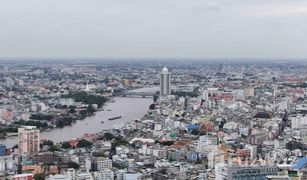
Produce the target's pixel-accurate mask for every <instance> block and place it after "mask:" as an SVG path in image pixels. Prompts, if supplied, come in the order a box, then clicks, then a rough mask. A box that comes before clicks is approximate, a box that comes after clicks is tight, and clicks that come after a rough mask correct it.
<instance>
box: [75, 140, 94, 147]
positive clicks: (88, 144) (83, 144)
mask: <svg viewBox="0 0 307 180" xmlns="http://www.w3.org/2000/svg"><path fill="white" fill-rule="evenodd" d="M92 145H93V143H91V142H89V141H87V140H85V139H81V140H80V141H79V142H78V144H77V147H78V148H90V147H91V146H92Z"/></svg>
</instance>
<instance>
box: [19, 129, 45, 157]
mask: <svg viewBox="0 0 307 180" xmlns="http://www.w3.org/2000/svg"><path fill="white" fill-rule="evenodd" d="M18 140H19V142H18V151H19V154H29V155H33V154H36V153H38V152H39V143H40V132H39V129H37V128H36V127H35V126H24V127H22V128H18Z"/></svg>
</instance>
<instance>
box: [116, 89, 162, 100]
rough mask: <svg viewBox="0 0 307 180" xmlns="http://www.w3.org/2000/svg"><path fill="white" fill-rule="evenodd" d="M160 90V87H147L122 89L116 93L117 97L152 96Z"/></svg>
mask: <svg viewBox="0 0 307 180" xmlns="http://www.w3.org/2000/svg"><path fill="white" fill-rule="evenodd" d="M157 91H159V87H158V86H155V87H146V88H140V89H135V90H128V91H122V92H118V93H114V94H113V96H115V97H133V98H152V97H153V95H154V94H155V93H156V92H157Z"/></svg>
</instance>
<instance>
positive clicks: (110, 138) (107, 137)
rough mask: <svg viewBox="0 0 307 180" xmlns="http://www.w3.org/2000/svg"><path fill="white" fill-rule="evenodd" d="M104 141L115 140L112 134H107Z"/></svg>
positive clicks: (104, 135)
mask: <svg viewBox="0 0 307 180" xmlns="http://www.w3.org/2000/svg"><path fill="white" fill-rule="evenodd" d="M103 137H104V139H106V140H108V141H109V140H112V139H113V138H114V135H113V134H112V133H109V132H106V133H104V134H103Z"/></svg>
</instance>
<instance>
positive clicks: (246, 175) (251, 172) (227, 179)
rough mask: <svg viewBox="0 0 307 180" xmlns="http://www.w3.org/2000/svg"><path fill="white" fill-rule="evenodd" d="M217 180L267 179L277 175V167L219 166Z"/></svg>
mask: <svg viewBox="0 0 307 180" xmlns="http://www.w3.org/2000/svg"><path fill="white" fill-rule="evenodd" d="M215 169H216V179H219V180H240V179H266V176H269V175H277V173H278V171H279V170H278V168H277V166H276V165H248V166H244V165H237V166H235V165H232V166H229V165H222V164H217V165H216V166H215Z"/></svg>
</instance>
